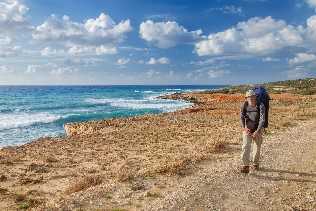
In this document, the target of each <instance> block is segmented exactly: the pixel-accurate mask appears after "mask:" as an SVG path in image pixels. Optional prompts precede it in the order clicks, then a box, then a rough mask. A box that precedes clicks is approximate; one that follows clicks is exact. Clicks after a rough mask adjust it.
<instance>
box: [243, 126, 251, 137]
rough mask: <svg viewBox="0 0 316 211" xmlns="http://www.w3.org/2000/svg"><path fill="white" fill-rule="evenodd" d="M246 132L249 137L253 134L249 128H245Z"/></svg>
mask: <svg viewBox="0 0 316 211" xmlns="http://www.w3.org/2000/svg"><path fill="white" fill-rule="evenodd" d="M244 131H245V132H246V134H248V135H251V132H250V129H248V128H246V127H245V128H244Z"/></svg>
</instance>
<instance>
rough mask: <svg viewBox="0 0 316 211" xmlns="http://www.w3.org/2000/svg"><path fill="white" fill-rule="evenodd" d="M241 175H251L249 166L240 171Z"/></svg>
mask: <svg viewBox="0 0 316 211" xmlns="http://www.w3.org/2000/svg"><path fill="white" fill-rule="evenodd" d="M240 172H241V173H245V174H248V173H249V166H243V167H242V168H241V170H240Z"/></svg>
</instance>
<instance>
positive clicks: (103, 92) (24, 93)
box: [0, 85, 224, 148]
mask: <svg viewBox="0 0 316 211" xmlns="http://www.w3.org/2000/svg"><path fill="white" fill-rule="evenodd" d="M222 87H224V86H214V85H173V86H160V85H159V86H158V85H155V86H147V85H107V86H0V148H1V147H5V146H15V145H21V144H25V143H28V142H30V141H32V140H34V139H38V138H40V137H56V136H64V135H65V131H64V128H63V125H64V124H66V123H71V122H83V121H89V120H100V119H109V118H114V117H128V116H137V115H143V114H148V113H152V114H158V113H161V112H171V111H175V110H178V109H183V108H187V107H190V106H192V103H189V102H187V101H183V100H169V99H159V98H157V97H158V96H160V95H165V94H172V93H175V92H179V93H181V92H192V91H205V90H213V89H218V88H222Z"/></svg>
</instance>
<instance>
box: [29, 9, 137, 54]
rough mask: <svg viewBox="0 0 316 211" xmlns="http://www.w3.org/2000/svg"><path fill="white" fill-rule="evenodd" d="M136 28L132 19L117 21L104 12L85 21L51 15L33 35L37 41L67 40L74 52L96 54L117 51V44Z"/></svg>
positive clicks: (65, 42)
mask: <svg viewBox="0 0 316 211" xmlns="http://www.w3.org/2000/svg"><path fill="white" fill-rule="evenodd" d="M131 30H132V27H131V25H130V21H129V20H124V21H121V22H120V23H117V24H116V23H115V22H114V21H113V20H112V18H111V17H110V16H109V15H107V14H104V13H101V14H100V16H99V17H97V18H95V19H93V18H91V19H88V20H87V21H85V22H83V23H79V22H75V21H72V20H71V19H70V18H69V17H68V16H63V17H62V18H58V17H57V16H56V15H51V16H50V18H48V20H46V21H45V22H44V23H43V24H41V25H39V26H37V27H36V28H35V30H34V32H33V34H32V36H33V38H34V39H35V40H40V41H46V42H58V43H63V44H65V45H66V46H71V47H70V48H69V49H68V52H69V53H70V54H72V55H78V54H81V53H83V54H84V53H95V54H96V55H103V54H114V53H116V52H117V49H116V45H117V43H120V42H122V41H123V40H124V39H125V36H126V33H128V32H130V31H131Z"/></svg>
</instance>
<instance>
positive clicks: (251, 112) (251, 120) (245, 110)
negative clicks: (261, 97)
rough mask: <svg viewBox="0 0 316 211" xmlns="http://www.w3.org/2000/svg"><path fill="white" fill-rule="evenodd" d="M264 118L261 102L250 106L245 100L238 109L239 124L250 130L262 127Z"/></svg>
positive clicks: (264, 110)
mask: <svg viewBox="0 0 316 211" xmlns="http://www.w3.org/2000/svg"><path fill="white" fill-rule="evenodd" d="M265 118H266V108H265V106H264V104H263V103H261V104H260V105H257V106H255V107H252V106H250V105H248V102H247V101H245V102H244V103H243V104H242V106H241V109H240V124H241V126H242V127H243V128H245V127H247V128H248V129H250V132H252V133H253V132H254V131H256V130H257V131H259V130H260V129H261V128H263V126H264V123H265Z"/></svg>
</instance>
